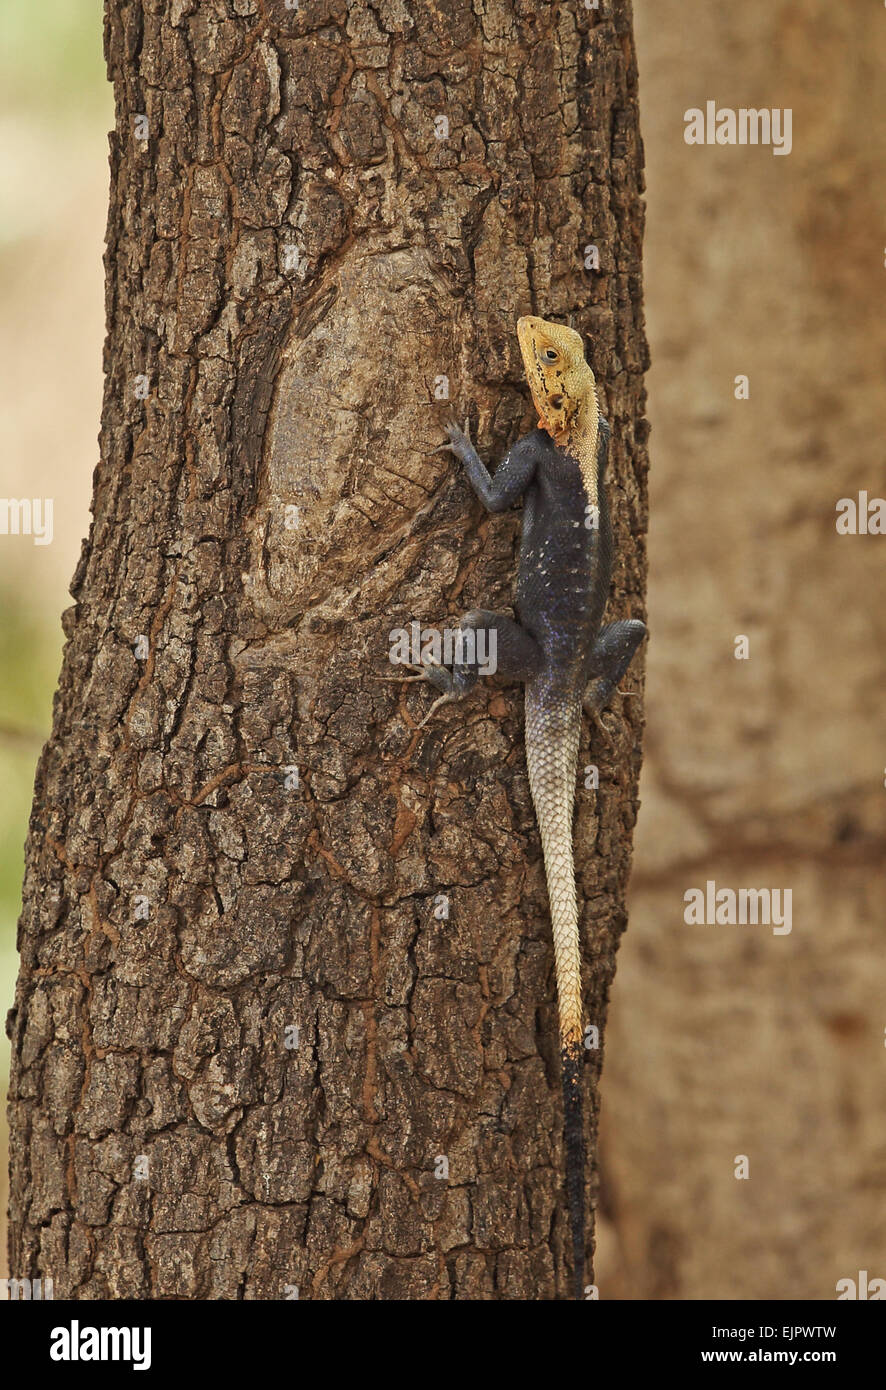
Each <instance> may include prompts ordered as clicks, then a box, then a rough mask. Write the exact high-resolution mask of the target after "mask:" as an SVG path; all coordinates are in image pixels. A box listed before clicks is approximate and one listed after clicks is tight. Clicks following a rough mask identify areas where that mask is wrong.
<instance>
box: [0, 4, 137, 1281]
mask: <svg viewBox="0 0 886 1390" xmlns="http://www.w3.org/2000/svg"><path fill="white" fill-rule="evenodd" d="M112 124H113V100H112V93H111V88H110V86H109V85H108V83H107V80H106V77H105V68H104V59H103V57H102V6H101V3H100V0H42V3H41V4H40V5H35V4H34V3H33V0H3V4H2V6H0V294H2V298H3V304H4V309H5V312H4V314H3V318H2V324H0V373H2V376H0V380H2V383H3V386H2V392H0V420H2V439H3V469H2V486H0V494H2V496H3V497H16V498H21V497H31V498H33V497H40V498H47V497H51V498H53V503H54V506H53V511H54V517H53V530H54V537H53V541H52V544H51V545H47V546H35V545H34V542H33V539H32V537H30V536H2V537H0V610H2V615H3V616H2V622H0V786H2V789H3V795H2V797H0V1009H2V1014H3V1017H4V1018H5V1015H6V1010H7V1009H8V1008H9V1007H10V1005H11V1003H12V997H13V993H14V989H15V975H16V966H17V957H16V953H15V928H16V921H17V919H18V914H19V907H20V904H21V884H22V869H23V862H24V854H23V850H24V839H25V835H26V833H27V825H28V816H29V813H30V806H31V795H32V792H33V786H34V768H35V763H36V760H37V757H38V755H39V752H40V748H41V745H42V743H43V740H44V739H45V738H46V736H47V734H48V732H49V726H50V719H51V714H52V695H53V691H54V689H55V682H56V678H57V675H58V668H59V658H60V653H61V647H62V632H61V626H60V622H59V617H60V614H61V613H62V611H63V610H64V609H65V608H66V607H67V606H68V604H69V603H70V598H69V596H68V593H67V586H68V582H69V580H70V578H71V575H72V574H73V572H74V567H75V565H76V563H77V557H78V555H79V552H80V541H81V538H82V537H83V536H84V535H85V534H86V532H87V530H88V526H89V492H90V487H89V480H90V477H91V474H92V469H93V468H94V466H95V464H96V462H97V461H98V448H97V444H96V439H97V434H98V425H99V412H100V408H101V351H102V337H103V332H104V324H103V319H104V290H103V272H102V264H101V254H102V241H103V236H104V224H105V217H106V209H107V190H108V165H107V150H108V141H107V133H108V131H109V130H110V128H111V125H112ZM8 1074H9V1042H8V1039H7V1037H6V1033H5V1030H2V1035H0V1077H2V1082H0V1084H2V1087H3V1119H2V1144H0V1147H2V1152H3V1157H2V1176H0V1188H2V1221H3V1223H4V1226H5V1219H6V1190H7V1172H6V1148H7V1144H6V1103H5V1102H6V1087H7V1081H8ZM0 1262H2V1265H3V1272H4V1273H5V1271H6V1240H5V1234H4V1236H3V1239H2V1255H0Z"/></svg>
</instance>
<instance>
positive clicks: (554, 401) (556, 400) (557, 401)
mask: <svg viewBox="0 0 886 1390" xmlns="http://www.w3.org/2000/svg"><path fill="white" fill-rule="evenodd" d="M550 404H551V405H552V406H553V407H554V409H555V410H559V409H560V406H561V405H562V404H563V397H562V396H551V400H550Z"/></svg>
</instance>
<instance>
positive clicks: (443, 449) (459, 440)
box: [431, 416, 474, 458]
mask: <svg viewBox="0 0 886 1390" xmlns="http://www.w3.org/2000/svg"><path fill="white" fill-rule="evenodd" d="M470 425H471V422H470V419H469V418H468V416H465V423H464V428H462V426H461V425H460V424H459V423H458V421H457V420H455V419H452V420H449V421H447V424H446V433H447V434H448V435H449V438H448V439H447V441H446V443H445V444H440V445H438V446H437V448H436V449H432V450H431V453H432V454H445V453H447V452H449V453H451V454H455V456H456V457H457V458H460V457H461V455H462V453H463V451H464V450H465V449H473V447H474V446H473V444H472V443H471V431H470Z"/></svg>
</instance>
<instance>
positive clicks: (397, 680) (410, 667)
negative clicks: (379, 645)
mask: <svg viewBox="0 0 886 1390" xmlns="http://www.w3.org/2000/svg"><path fill="white" fill-rule="evenodd" d="M399 665H401V666H405V667H406V670H407V671H419V672H422V673H423V672H424V671H425V670H426V669H427V668H426V667H424V666H416V665H415V663H414V662H412V661H401V662H400V663H399ZM370 680H374V681H384V682H385V683H386V684H389V685H402V684H403V683H404V682H405V681H426V680H427V676H426V675H424V674H420V675H417V676H371V677H370Z"/></svg>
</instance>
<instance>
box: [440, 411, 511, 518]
mask: <svg viewBox="0 0 886 1390" xmlns="http://www.w3.org/2000/svg"><path fill="white" fill-rule="evenodd" d="M446 433H447V434H448V435H449V440H448V442H447V443H446V444H441V445H440V448H441V449H449V450H451V451H452V453H453V454H455V456H456V458H457V459H460V460H461V462H462V463H463V464H464V469H465V472H466V473H467V475H468V481H469V482H470V484H471V487H472V488H473V489H474V491H475V492H476V494H477V496H478V497H479V498H480V501H481V502H482V503H483V505H484V507H486V509H487V511H490V512H504V511H507V509H508V507H511V506H513V504H514V503H515V502H516V501H517V499H518V498H519V497H522V496H523V493H524V492H525V491H526V489H527V487H528V486H529V484H530V483H531V482H532V478H533V476H534V474H535V463H536V458H535V450H534V448H533V447H532V445H531V443H530V442H529V439H528V436H527V437H524V438H523V439H518V440H517V442H516V444H514V445H513V447H512V448H510V449H509V450H508V452H507V454H506V455H505V457H504V458H503V459H502V461H501V463H500V464H499V466H498V468H497V469H496V471H495V476H494V477H492V476H491V475H490V473H489V470H488V469H487V467H486V465H485V463H484V462H483V460H482V459H481V457H480V455H479V454H478V453H477V450H476V449H475V448H474V446H473V444H472V443H471V437H470V435H469V434H468V422H467V420H466V421H465V424H464V429H462V427H461V426H460V425H458V424H456V422H455V421H454V420H450V422H449V424H448V425H447V426H446ZM435 452H436V451H435Z"/></svg>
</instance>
